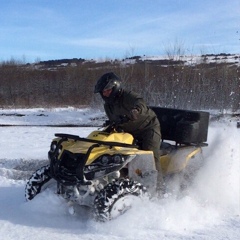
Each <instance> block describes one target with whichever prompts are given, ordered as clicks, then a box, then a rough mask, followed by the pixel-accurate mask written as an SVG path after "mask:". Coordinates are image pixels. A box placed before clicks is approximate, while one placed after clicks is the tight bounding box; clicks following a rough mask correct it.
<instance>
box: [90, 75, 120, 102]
mask: <svg viewBox="0 0 240 240" xmlns="http://www.w3.org/2000/svg"><path fill="white" fill-rule="evenodd" d="M107 89H112V92H111V94H110V96H109V97H104V96H103V95H102V92H103V90H107ZM121 90H122V88H121V79H120V78H119V77H118V76H117V75H116V74H115V73H113V72H109V73H105V74H104V75H102V76H101V77H100V78H99V79H98V81H97V84H96V85H95V89H94V93H100V94H101V96H102V98H103V100H104V101H106V102H111V101H114V99H115V98H116V96H118V94H119V93H120V92H121Z"/></svg>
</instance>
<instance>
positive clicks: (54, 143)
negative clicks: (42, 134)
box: [50, 141, 57, 152]
mask: <svg viewBox="0 0 240 240" xmlns="http://www.w3.org/2000/svg"><path fill="white" fill-rule="evenodd" d="M56 147H57V142H56V141H54V142H52V143H51V145H50V151H51V152H54V151H55V149H56Z"/></svg>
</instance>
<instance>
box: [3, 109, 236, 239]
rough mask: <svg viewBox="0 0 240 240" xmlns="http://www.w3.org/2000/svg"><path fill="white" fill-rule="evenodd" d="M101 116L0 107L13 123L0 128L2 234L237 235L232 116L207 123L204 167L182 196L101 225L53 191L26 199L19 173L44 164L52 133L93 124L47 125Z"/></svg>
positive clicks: (139, 206)
mask: <svg viewBox="0 0 240 240" xmlns="http://www.w3.org/2000/svg"><path fill="white" fill-rule="evenodd" d="M13 113H14V114H13ZM17 114H21V115H24V116H21V117H20V116H17ZM103 115H104V114H103V113H101V112H100V111H96V110H92V109H89V108H86V109H73V108H67V109H53V110H50V109H30V110H29V109H27V110H26V109H15V110H0V125H14V124H16V125H18V126H8V127H6V126H5V127H1V138H0V151H1V157H0V226H1V227H0V236H1V238H2V239H4V240H8V239H11V240H12V239H18V240H21V239H24V240H25V239H35V240H39V239H59V240H61V239H64V240H67V239H69V240H70V239H71V240H74V239H82V240H90V239H102V240H110V239H111V240H120V239H129V240H133V239H134V240H135V239H138V240H145V239H152V240H155V239H156V240H157V239H171V240H172V239H173V240H175V239H176V240H180V239H204V240H205V239H209V240H210V239H211V240H214V239H215V240H216V239H231V240H232V239H240V230H239V229H240V148H239V146H240V133H239V131H240V129H239V128H237V127H236V121H237V119H230V118H229V117H228V118H221V119H219V120H218V121H211V122H210V126H209V134H208V144H209V146H208V147H205V148H203V158H204V159H203V161H204V164H203V166H202V168H201V169H200V170H199V171H198V173H197V174H196V176H195V177H194V180H193V184H192V185H191V187H189V189H187V191H185V192H184V193H182V194H181V195H177V194H176V195H175V194H169V196H168V197H166V198H164V199H158V200H156V199H155V200H147V199H144V200H143V202H137V203H136V205H135V206H134V207H133V208H132V209H131V210H130V211H128V212H127V213H126V214H124V215H122V216H120V217H119V218H117V219H115V220H113V221H110V222H107V223H99V222H95V221H94V220H93V219H92V218H91V217H90V215H89V213H88V211H86V209H80V210H79V212H78V213H77V214H76V215H74V216H73V215H71V214H70V213H69V211H68V210H69V209H68V206H67V205H66V202H65V201H64V200H63V199H62V198H61V197H59V196H57V195H56V194H54V192H52V191H51V190H46V191H45V192H42V193H41V194H39V195H38V196H36V197H35V198H34V199H33V200H32V201H30V202H26V201H25V199H24V188H25V184H26V178H25V177H26V176H28V174H29V173H30V172H31V171H33V170H35V169H36V167H37V166H38V165H42V164H43V163H44V162H46V161H47V152H48V149H49V145H50V142H51V140H52V138H53V137H54V133H57V132H64V133H70V134H75V135H80V136H82V137H85V136H87V135H88V134H89V133H90V132H91V131H92V130H94V129H96V128H97V127H94V126H93V127H74V128H71V127H65V128H63V127H49V126H48V125H54V124H57V125H61V124H71V123H74V124H78V125H81V124H82V125H84V124H86V123H91V122H92V121H94V125H99V123H100V122H101V121H98V120H97V117H98V116H99V117H100V118H102V116H103ZM93 119H94V120H93ZM26 125H27V126H26ZM30 125H34V126H30ZM37 125H41V126H37ZM44 125H45V126H44ZM176 184H178V183H177V182H176Z"/></svg>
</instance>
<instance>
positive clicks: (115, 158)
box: [112, 154, 124, 164]
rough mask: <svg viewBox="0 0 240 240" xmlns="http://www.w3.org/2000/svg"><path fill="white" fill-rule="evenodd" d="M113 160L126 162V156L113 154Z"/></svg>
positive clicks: (119, 162)
mask: <svg viewBox="0 0 240 240" xmlns="http://www.w3.org/2000/svg"><path fill="white" fill-rule="evenodd" d="M112 161H113V163H115V164H121V163H123V162H124V158H123V156H122V155H119V154H117V155H113V156H112Z"/></svg>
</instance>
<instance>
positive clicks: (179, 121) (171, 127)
mask: <svg viewBox="0 0 240 240" xmlns="http://www.w3.org/2000/svg"><path fill="white" fill-rule="evenodd" d="M150 108H151V109H152V110H153V111H154V112H155V113H156V115H157V118H158V120H159V122H160V126H161V133H162V140H171V141H175V142H176V144H180V145H181V144H186V145H201V146H205V145H206V143H205V142H206V141H207V134H208V124H209V113H208V112H205V111H189V110H181V109H172V108H162V107H151V106H150Z"/></svg>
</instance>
